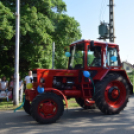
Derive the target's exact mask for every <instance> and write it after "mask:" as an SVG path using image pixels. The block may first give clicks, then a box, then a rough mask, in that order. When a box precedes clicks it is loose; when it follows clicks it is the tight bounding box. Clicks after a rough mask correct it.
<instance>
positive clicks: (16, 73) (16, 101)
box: [13, 0, 20, 106]
mask: <svg viewBox="0 0 134 134" xmlns="http://www.w3.org/2000/svg"><path fill="white" fill-rule="evenodd" d="M15 16H16V38H15V71H14V92H13V93H14V95H13V98H14V102H13V104H14V105H15V106H18V105H19V38H20V28H19V27H20V0H16V13H15Z"/></svg>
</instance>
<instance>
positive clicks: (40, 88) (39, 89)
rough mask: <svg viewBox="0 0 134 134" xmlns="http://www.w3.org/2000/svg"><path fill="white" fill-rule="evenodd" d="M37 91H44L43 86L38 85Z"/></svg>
mask: <svg viewBox="0 0 134 134" xmlns="http://www.w3.org/2000/svg"><path fill="white" fill-rule="evenodd" d="M37 91H38V93H40V94H42V93H44V87H40V86H38V88H37Z"/></svg>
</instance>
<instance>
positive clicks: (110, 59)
mask: <svg viewBox="0 0 134 134" xmlns="http://www.w3.org/2000/svg"><path fill="white" fill-rule="evenodd" d="M107 64H108V66H119V57H118V51H117V49H116V48H110V47H108V50H107Z"/></svg>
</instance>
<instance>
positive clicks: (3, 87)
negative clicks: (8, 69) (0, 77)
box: [0, 81, 8, 89]
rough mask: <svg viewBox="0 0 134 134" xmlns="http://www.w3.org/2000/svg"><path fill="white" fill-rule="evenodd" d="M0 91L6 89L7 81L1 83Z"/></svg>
mask: <svg viewBox="0 0 134 134" xmlns="http://www.w3.org/2000/svg"><path fill="white" fill-rule="evenodd" d="M0 83H1V89H5V88H6V84H7V83H8V82H7V81H1V82H0Z"/></svg>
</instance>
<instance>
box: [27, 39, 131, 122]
mask: <svg viewBox="0 0 134 134" xmlns="http://www.w3.org/2000/svg"><path fill="white" fill-rule="evenodd" d="M66 55H67V56H68V57H69V63H68V69H65V70H62V69H34V70H33V81H34V82H33V88H32V89H26V90H25V95H26V97H25V104H24V109H25V111H26V112H27V113H28V114H30V115H31V116H32V117H33V118H34V119H35V120H36V121H37V122H39V123H52V122H55V121H57V120H58V119H59V118H60V117H61V116H62V114H63V112H64V105H65V106H66V107H68V101H67V99H69V98H75V100H76V102H77V103H78V104H79V105H80V106H81V107H82V108H84V109H89V108H94V107H95V106H97V107H98V108H99V109H100V110H101V112H103V113H104V114H107V115H113V114H119V113H120V112H121V111H122V110H123V109H124V108H125V107H126V105H127V102H128V97H129V95H131V94H133V86H132V84H131V82H130V80H129V78H128V76H127V74H126V72H125V70H123V69H122V65H121V61H120V57H119V46H118V45H116V44H113V43H104V42H97V41H91V40H80V41H77V42H74V43H72V44H71V45H70V52H67V53H66ZM38 87H40V88H43V89H44V92H43V93H39V92H38V90H37V89H38ZM63 100H64V102H63ZM64 103H65V104H64Z"/></svg>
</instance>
